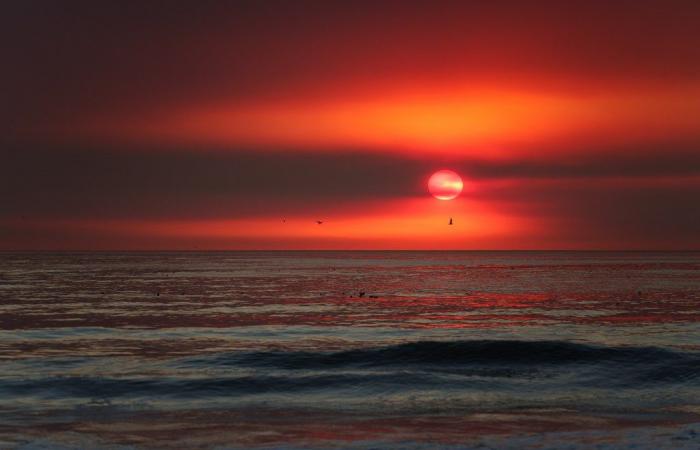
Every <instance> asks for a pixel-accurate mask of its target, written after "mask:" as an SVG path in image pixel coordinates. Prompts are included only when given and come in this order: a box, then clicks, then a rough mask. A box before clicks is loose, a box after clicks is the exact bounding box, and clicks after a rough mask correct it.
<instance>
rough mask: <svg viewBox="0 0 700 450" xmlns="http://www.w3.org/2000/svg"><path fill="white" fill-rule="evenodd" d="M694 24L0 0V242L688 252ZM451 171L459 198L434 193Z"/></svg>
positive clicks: (634, 4)
mask: <svg viewBox="0 0 700 450" xmlns="http://www.w3.org/2000/svg"><path fill="white" fill-rule="evenodd" d="M698 23H700V3H698V2H695V1H639V0H637V1H624V0H621V1H616V2H590V1H568V2H559V1H551V2H543V1H533V2H520V1H501V2H499V1H488V2H486V1H484V2H461V1H455V2H433V1H431V2H428V1H424V2H416V1H372V2H370V1H366V2H364V1H353V2H340V1H317V2H307V1H299V2H286V1H266V2H258V1H250V2H206V1H204V2H194V1H193V2H179V1H171V2H136V3H124V2H109V1H108V2H87V1H68V2H61V3H60V4H59V3H57V2H49V1H36V0H29V1H16V2H9V3H8V4H7V5H6V6H5V8H4V12H3V15H2V17H1V18H0V34H1V35H2V36H0V37H2V39H0V47H1V50H2V55H3V56H2V58H3V67H4V69H3V71H2V72H1V73H0V83H1V85H2V87H3V102H2V104H0V132H2V133H1V135H0V143H1V144H2V147H1V148H0V152H2V154H1V155H0V156H1V157H2V162H3V163H2V165H1V166H0V205H1V206H0V249H5V250H17V249H22V250H31V249H194V248H199V249H286V248H294V249H316V248H319V249H328V248H353V249H362V248H367V249H370V248H378V249H381V248H391V249H396V248H406V249H410V248H417V249H418V248H420V249H433V248H434V249H699V248H700V208H698V206H697V204H698V200H697V199H698V198H700V196H699V194H700V146H699V144H700V27H698ZM443 168H449V169H452V170H455V171H457V172H458V173H460V174H461V175H462V176H463V178H464V179H465V184H466V189H465V192H464V193H463V194H462V196H461V197H459V198H458V199H457V200H454V201H448V202H441V201H438V200H436V199H433V198H432V197H430V196H429V195H428V193H427V190H426V181H427V178H428V177H429V176H430V174H431V173H432V172H434V171H435V170H438V169H443ZM449 217H453V218H454V221H455V225H454V226H448V225H447V222H448V219H449ZM317 219H321V220H323V221H324V223H323V224H322V225H317V224H316V223H315V221H316V220H317Z"/></svg>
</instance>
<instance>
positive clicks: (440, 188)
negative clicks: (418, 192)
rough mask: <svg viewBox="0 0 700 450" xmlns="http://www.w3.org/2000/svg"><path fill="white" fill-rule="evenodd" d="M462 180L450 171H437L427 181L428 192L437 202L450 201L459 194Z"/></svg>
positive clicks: (462, 185)
mask: <svg viewBox="0 0 700 450" xmlns="http://www.w3.org/2000/svg"><path fill="white" fill-rule="evenodd" d="M463 187H464V184H463V183H462V178H461V177H460V176H459V175H457V173H455V172H453V171H451V170H438V171H437V172H435V173H434V174H433V175H432V176H431V177H430V179H429V180H428V190H429V191H430V193H431V194H432V195H433V197H435V198H436V199H438V200H452V199H453V198H456V197H457V196H458V195H459V194H460V193H461V192H462V188H463Z"/></svg>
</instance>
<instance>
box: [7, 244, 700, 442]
mask: <svg viewBox="0 0 700 450" xmlns="http://www.w3.org/2000/svg"><path fill="white" fill-rule="evenodd" d="M699 306H700V254H698V253H581V252H493V253H490V252H288V253H283V252H280V253H274V252H230V253H142V254H139V253H95V254H89V253H83V254H77V253H74V254H67V253H66V254H56V253H54V254H32V253H25V254H0V448H5V447H9V448H23V449H37V448H41V449H48V448H119V449H122V448H251V447H252V448H257V447H263V448H347V447H355V448H410V449H413V448H433V447H437V448H450V449H452V448H654V449H658V448H694V449H697V448H700V308H699Z"/></svg>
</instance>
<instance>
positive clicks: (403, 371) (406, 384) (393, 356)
mask: <svg viewBox="0 0 700 450" xmlns="http://www.w3.org/2000/svg"><path fill="white" fill-rule="evenodd" d="M164 364H165V365H167V366H169V371H168V373H169V375H168V376H162V377H157V376H147V375H143V376H138V377H128V376H125V377H123V376H118V377H117V376H112V377H110V376H80V377H69V376H65V377H45V378H34V379H8V378H5V379H4V380H0V395H2V396H5V397H24V396H32V397H40V398H41V397H46V398H65V397H70V398H118V397H134V396H135V397H139V396H147V397H151V398H153V397H166V398H202V397H208V396H212V397H214V396H215V397H237V396H242V395H255V394H270V393H273V394H274V393H281V394H284V393H295V392H313V391H328V390H334V389H346V388H352V389H354V390H356V391H357V392H358V393H360V392H363V390H364V391H371V390H376V389H382V390H384V391H387V390H388V391H402V390H405V389H431V388H435V387H440V386H445V384H446V383H448V384H449V386H450V387H451V389H456V390H460V389H463V390H469V389H483V388H484V387H485V385H484V383H486V387H488V383H493V384H492V386H491V387H492V388H493V389H496V390H498V389H505V388H507V383H508V382H518V381H521V382H522V381H526V380H535V381H537V380H540V381H542V382H544V383H554V384H556V385H558V386H559V387H562V386H561V385H562V384H564V385H570V386H579V387H588V388H591V387H593V388H597V387H601V388H615V387H620V388H636V387H644V388H649V387H654V386H660V387H663V386H668V385H669V384H678V383H680V384H685V385H693V386H695V385H697V384H699V383H700V353H697V352H681V351H671V350H666V349H660V348H656V347H603V346H592V345H584V344H574V343H567V342H561V341H457V342H428V341H422V342H414V343H407V344H400V345H392V346H386V347H378V348H366V349H356V350H349V351H342V352H239V353H224V354H221V353H219V354H214V355H210V356H206V357H190V358H181V359H176V360H168V361H167V362H164ZM180 372H182V374H183V375H180ZM504 383H505V384H504Z"/></svg>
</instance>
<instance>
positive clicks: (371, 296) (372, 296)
mask: <svg viewBox="0 0 700 450" xmlns="http://www.w3.org/2000/svg"><path fill="white" fill-rule="evenodd" d="M369 298H379V296H378V295H370V296H369Z"/></svg>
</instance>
